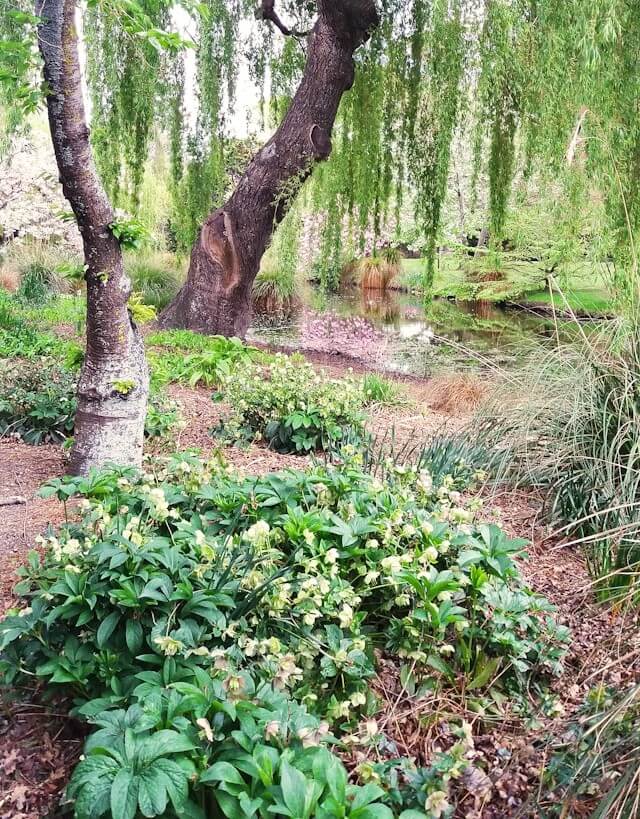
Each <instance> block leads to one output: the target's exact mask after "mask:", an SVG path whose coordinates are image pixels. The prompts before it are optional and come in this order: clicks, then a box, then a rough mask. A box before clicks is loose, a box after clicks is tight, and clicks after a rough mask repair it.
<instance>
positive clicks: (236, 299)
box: [159, 0, 378, 337]
mask: <svg viewBox="0 0 640 819" xmlns="http://www.w3.org/2000/svg"><path fill="white" fill-rule="evenodd" d="M270 5H271V6H272V5H273V4H270ZM377 25H378V14H377V10H376V6H375V2H374V0H318V19H317V21H316V23H315V25H314V27H313V30H312V32H311V33H310V35H309V40H308V56H307V64H306V67H305V71H304V75H303V77H302V81H301V83H300V86H299V88H298V91H297V93H296V95H295V97H294V99H293V101H292V103H291V105H290V107H289V110H288V111H287V114H286V116H285V118H284V120H283V121H282V124H281V125H280V127H279V128H278V130H277V131H276V133H275V134H274V136H273V137H272V138H271V139H270V140H269V141H268V142H267V144H266V145H265V146H264V147H263V148H262V149H261V150H260V151H259V152H258V153H257V154H256V156H255V157H254V158H253V160H252V161H251V164H250V165H249V167H248V168H247V170H246V172H245V173H244V174H243V176H242V178H241V179H240V182H239V183H238V186H237V188H236V190H235V191H234V193H233V194H232V196H231V197H230V199H229V200H228V201H227V202H226V204H225V205H223V207H222V208H220V209H219V210H217V211H215V212H213V213H211V214H210V215H209V216H208V217H207V219H206V220H205V222H204V224H203V226H202V228H201V229H200V232H199V234H198V238H197V239H196V242H195V245H194V247H193V250H192V252H191V262H190V265H189V273H188V276H187V281H186V282H185V284H184V286H183V287H182V289H181V290H180V292H179V293H178V295H177V296H176V298H175V299H174V301H173V302H172V303H171V304H170V305H169V306H168V307H167V309H166V310H165V311H164V312H163V313H162V315H161V316H160V319H159V323H160V325H161V326H162V327H181V328H186V329H189V330H195V331H197V332H200V333H214V334H220V335H225V336H233V335H235V336H240V337H242V336H244V335H245V333H246V331H247V329H248V327H249V322H250V320H251V288H252V286H253V281H254V279H255V277H256V274H257V273H258V270H259V267H260V260H261V259H262V255H263V253H264V251H265V249H266V247H267V244H268V243H269V240H270V238H271V236H272V234H273V231H274V229H275V227H276V225H277V224H278V223H279V222H280V221H281V220H282V219H283V217H284V216H285V214H286V212H287V210H288V208H289V206H290V204H291V201H292V200H293V198H294V197H295V195H296V194H297V192H298V190H299V189H300V186H301V185H302V183H303V182H304V180H305V179H306V178H307V177H308V176H309V174H310V173H311V171H312V170H313V166H314V164H315V163H316V162H319V161H321V160H323V159H326V158H327V157H328V156H329V154H330V153H331V132H332V129H333V124H334V122H335V118H336V113H337V111H338V105H339V104H340V100H341V99H342V95H343V94H344V92H345V91H347V90H348V89H349V88H351V86H352V84H353V79H354V61H353V55H354V52H355V51H356V49H357V48H358V47H359V46H360V45H362V44H363V43H364V42H366V41H367V39H368V38H369V36H370V33H371V31H372V30H373V29H374V28H375V27H376V26H377ZM281 30H282V29H281Z"/></svg>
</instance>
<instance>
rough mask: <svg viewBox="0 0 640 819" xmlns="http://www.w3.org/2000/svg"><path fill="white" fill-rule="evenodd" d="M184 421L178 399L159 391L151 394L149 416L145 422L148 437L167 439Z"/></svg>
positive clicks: (145, 432) (145, 431)
mask: <svg viewBox="0 0 640 819" xmlns="http://www.w3.org/2000/svg"><path fill="white" fill-rule="evenodd" d="M181 422H182V416H181V414H180V407H179V405H178V404H177V402H176V401H173V400H172V399H171V398H167V397H166V396H164V395H161V394H159V393H152V394H151V395H150V396H149V404H148V406H147V417H146V419H145V422H144V434H145V437H146V438H161V439H166V438H168V437H169V434H170V433H171V432H173V430H175V429H176V427H178V426H179V425H180V424H181Z"/></svg>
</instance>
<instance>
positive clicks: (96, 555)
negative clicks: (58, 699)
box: [0, 448, 566, 819]
mask: <svg viewBox="0 0 640 819" xmlns="http://www.w3.org/2000/svg"><path fill="white" fill-rule="evenodd" d="M150 469H151V471H149V472H146V473H143V474H140V473H137V472H135V471H134V470H125V469H119V470H113V471H106V472H103V473H94V474H91V475H89V476H88V477H86V478H82V477H80V478H62V479H55V480H53V481H51V482H49V484H48V485H47V486H46V487H45V489H44V490H43V494H44V495H45V496H56V497H58V498H59V499H60V500H61V501H63V502H64V503H65V504H67V503H68V502H69V501H70V500H71V499H72V498H74V497H77V496H80V497H81V498H82V500H81V502H80V506H79V509H80V517H79V518H78V519H77V520H73V519H70V520H69V522H68V523H67V524H65V525H64V526H62V527H61V528H60V529H59V531H58V532H57V533H56V534H50V535H49V536H48V537H47V538H46V539H44V540H43V543H42V547H43V548H42V550H41V553H40V554H39V553H35V552H34V553H32V554H31V555H30V558H29V562H28V564H27V566H25V567H24V568H23V569H22V570H21V572H20V573H21V576H22V579H21V581H20V583H19V585H18V587H17V589H16V593H17V595H18V608H16V609H13V610H9V611H8V612H7V614H6V616H5V618H4V619H3V620H2V621H0V675H2V678H3V681H4V682H5V683H13V684H14V685H15V684H18V683H19V682H20V681H21V680H22V678H23V676H26V678H27V679H30V680H31V679H33V677H34V676H35V677H36V678H38V679H39V680H40V681H41V682H42V683H43V684H44V685H45V686H46V687H47V688H48V689H49V690H59V691H60V692H67V693H70V694H72V695H73V697H74V702H75V712H74V713H76V715H78V716H80V717H82V718H85V719H87V720H88V721H89V723H90V724H91V725H93V726H94V727H95V728H96V729H97V730H96V731H95V733H93V734H91V735H90V736H89V739H88V741H87V747H86V749H85V759H84V760H83V761H81V763H80V765H79V766H78V769H77V770H76V773H75V774H74V776H73V778H72V782H71V785H70V795H71V796H72V797H73V798H74V799H75V800H76V803H75V809H76V814H77V816H78V817H79V818H80V819H84V817H89V816H91V815H103V814H108V813H109V812H110V813H111V815H112V816H113V817H114V819H115V817H116V816H118V817H120V816H121V815H125V816H128V815H135V811H136V810H139V811H140V812H142V813H143V814H144V813H145V812H148V813H149V815H150V816H152V815H162V811H168V812H169V815H171V812H172V811H173V812H175V813H176V815H178V816H191V815H193V816H194V817H196V816H197V817H200V816H202V813H200V812H199V811H203V812H204V815H215V811H216V810H217V811H219V812H220V813H221V814H222V815H223V816H227V817H230V818H231V819H235V817H238V818H239V817H240V816H260V817H265V818H266V817H268V816H270V815H276V816H288V815H291V814H292V815H294V816H324V817H354V819H366V817H390V816H393V815H396V813H400V812H401V811H402V810H407V811H409V812H408V813H407V814H406V819H411V816H412V814H411V811H412V810H413V811H415V810H418V808H419V807H420V806H421V807H422V808H423V809H424V808H425V806H426V805H427V804H428V805H430V806H433V807H434V809H435V806H436V803H437V801H438V800H441V801H442V800H443V799H445V800H446V797H447V793H446V790H445V791H443V790H442V787H441V784H442V782H443V781H444V777H445V775H446V774H447V772H448V771H449V772H450V771H451V770H453V769H456V770H462V767H463V763H465V762H466V759H463V757H462V756H460V755H459V754H458V751H455V750H453V749H451V750H450V752H449V755H450V757H451V759H450V760H449V761H448V762H447V761H446V760H445V759H444V758H443V759H442V760H440V762H439V765H440V767H439V768H437V771H439V772H440V779H438V778H437V777H436V775H435V773H431V774H428V775H427V774H426V773H424V772H422V773H420V772H418V773H416V777H417V778H415V781H414V784H413V785H412V786H411V787H408V788H407V789H405V788H404V785H403V787H402V788H400V789H395V790H394V789H393V788H387V789H385V788H380V787H379V786H378V784H376V783H375V782H368V783H367V784H366V785H364V786H362V787H361V786H353V785H350V784H348V778H347V775H346V772H345V771H344V769H343V767H342V764H341V763H340V762H339V761H338V760H336V759H335V757H334V756H333V755H332V754H331V753H329V752H328V750H325V749H326V748H328V747H329V746H330V745H332V744H334V743H335V742H336V741H337V740H339V739H340V735H341V734H343V733H344V732H347V731H348V732H350V733H349V737H350V742H351V743H352V744H353V743H356V744H358V743H362V744H366V743H370V742H372V737H375V734H376V731H377V728H376V723H375V722H373V723H371V722H370V721H367V722H366V723H365V729H363V728H362V726H360V725H359V723H360V718H361V715H362V714H366V715H369V716H371V715H374V714H375V710H376V707H377V705H376V698H375V695H374V694H373V692H372V690H371V689H370V688H369V680H370V679H371V678H372V676H373V675H374V673H375V665H376V649H384V648H386V649H387V651H389V650H391V651H392V652H395V653H397V654H398V655H399V656H400V658H401V661H405V662H407V663H410V664H411V667H412V670H411V675H412V676H413V678H414V679H415V681H416V684H417V685H422V684H427V683H428V681H429V680H430V681H431V683H432V684H433V681H434V680H436V681H437V684H438V685H442V686H445V687H447V688H449V689H451V690H455V689H456V688H457V687H458V686H461V687H462V688H464V689H465V690H466V692H467V693H466V696H467V700H468V701H471V700H474V701H477V703H478V707H479V708H485V707H486V708H488V707H489V705H490V703H493V704H494V706H495V704H496V703H499V702H500V701H501V700H500V697H501V696H502V697H504V696H505V694H506V693H510V694H511V695H512V696H513V697H514V699H515V702H516V703H517V704H518V707H520V708H521V709H523V710H525V709H526V708H527V702H528V698H529V697H530V696H531V694H532V692H534V691H535V690H536V688H537V687H542V686H543V685H544V682H545V680H546V679H548V677H549V675H551V674H553V673H557V672H558V670H559V668H560V663H561V657H562V653H563V651H564V646H565V642H566V634H563V633H562V631H561V630H560V629H558V628H557V626H555V624H554V622H553V620H552V615H551V611H550V607H549V605H548V604H547V603H546V602H545V601H543V600H542V599H541V598H539V597H537V596H536V595H533V594H532V593H531V592H530V591H529V590H528V589H527V587H526V586H524V584H523V583H522V581H521V579H520V576H519V572H518V568H517V564H516V563H515V561H514V559H513V558H514V556H515V555H517V556H519V557H521V556H522V553H521V552H522V545H523V544H522V543H521V542H518V541H511V540H509V539H508V538H507V537H506V536H505V535H504V534H503V533H502V532H501V531H500V530H499V529H498V528H497V527H491V526H488V527H487V526H483V525H477V524H475V523H474V521H473V518H474V507H473V506H469V505H466V504H465V503H464V502H463V499H462V496H461V495H460V493H459V491H458V490H456V489H453V488H451V487H452V483H453V481H452V479H448V480H447V479H444V480H443V481H442V483H441V484H440V486H435V485H434V483H433V481H432V479H431V476H430V475H429V473H428V472H427V471H426V469H425V468H422V469H417V468H415V467H410V466H404V465H398V466H396V467H392V466H389V467H388V472H387V475H386V478H385V482H384V483H382V482H381V481H379V480H378V479H377V478H376V477H374V476H373V475H372V474H371V473H367V472H365V471H363V470H362V467H361V464H360V459H359V458H358V457H357V456H356V455H355V454H354V452H353V450H352V451H350V452H349V451H348V448H345V449H343V451H342V453H341V463H340V464H330V463H329V464H324V465H323V464H319V463H318V464H314V465H312V466H311V467H310V468H309V469H308V470H307V471H306V472H299V471H288V472H283V473H279V474H270V475H266V476H264V477H261V478H247V477H242V476H240V475H235V474H234V473H233V472H232V471H231V470H229V468H228V467H227V466H226V465H225V464H224V463H223V462H222V461H221V460H220V459H218V458H216V459H214V460H213V461H211V462H209V463H203V462H202V461H200V460H199V459H198V458H196V457H195V456H192V455H188V454H183V455H178V456H174V457H171V458H169V459H166V460H165V461H162V462H158V463H155V464H153V465H152V466H151V467H150ZM543 615H544V616H546V617H547V619H543ZM487 669H488V670H487ZM403 679H405V684H407V685H408V677H407V676H406V674H405V676H404V678H403ZM471 692H473V695H472V696H470V695H471ZM367 725H370V728H366V726H367ZM367 731H368V732H369V733H367ZM167 732H168V733H167ZM175 733H177V734H178V736H180V737H181V740H180V741H177V740H176V742H175V743H174V739H175ZM163 760H166V761H167V762H170V763H172V764H171V765H168V764H165V762H163ZM176 766H177V767H176ZM447 766H448V767H447ZM171 772H173V774H175V776H174V775H172V774H171ZM161 773H164V774H165V775H164V776H161V775H160V774H161ZM439 783H440V784H439ZM151 791H153V794H152V793H151ZM396 791H397V792H396ZM398 793H399V794H400V797H398ZM403 794H404V795H403ZM398 798H400V802H398ZM154 799H155V800H156V801H153V800H154ZM428 800H430V801H428ZM438 804H439V803H438ZM91 806H94V807H95V811H97V812H95V813H91V812H90V807H91ZM392 807H393V809H394V811H396V813H394V812H390V811H391V808H392ZM428 809H429V810H430V809H431V808H430V807H429V808H428ZM114 811H116V812H115V813H114ZM118 811H120V813H118Z"/></svg>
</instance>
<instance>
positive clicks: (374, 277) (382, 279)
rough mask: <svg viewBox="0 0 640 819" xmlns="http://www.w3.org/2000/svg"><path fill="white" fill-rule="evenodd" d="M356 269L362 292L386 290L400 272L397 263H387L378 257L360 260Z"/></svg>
mask: <svg viewBox="0 0 640 819" xmlns="http://www.w3.org/2000/svg"><path fill="white" fill-rule="evenodd" d="M358 267H359V270H360V284H361V286H362V289H363V290H386V289H387V287H388V286H389V284H390V283H391V281H392V280H393V279H394V278H395V276H397V274H398V272H399V270H400V264H399V263H398V264H396V263H394V262H389V261H387V260H386V259H384V258H382V257H380V256H372V257H370V258H365V259H361V260H360V262H359V265H358Z"/></svg>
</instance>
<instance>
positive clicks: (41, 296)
mask: <svg viewBox="0 0 640 819" xmlns="http://www.w3.org/2000/svg"><path fill="white" fill-rule="evenodd" d="M76 264H77V262H76V260H75V259H72V260H70V259H69V254H68V251H66V250H65V248H63V247H62V246H60V245H57V244H55V243H53V242H43V241H36V240H29V241H23V242H20V243H13V244H12V246H11V247H10V248H9V251H8V253H7V254H6V256H5V258H4V259H3V261H2V267H3V268H5V269H6V270H7V271H9V272H10V273H13V274H17V279H18V288H17V293H16V295H17V297H18V298H19V299H20V300H21V301H23V302H25V304H26V305H27V306H28V305H29V304H33V305H38V306H41V305H45V304H46V303H47V302H48V301H49V299H50V298H51V297H52V296H54V295H56V294H57V293H59V292H60V291H61V290H63V289H64V287H65V278H66V275H65V274H66V273H67V271H68V270H69V268H70V267H71V266H75V265H76Z"/></svg>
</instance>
